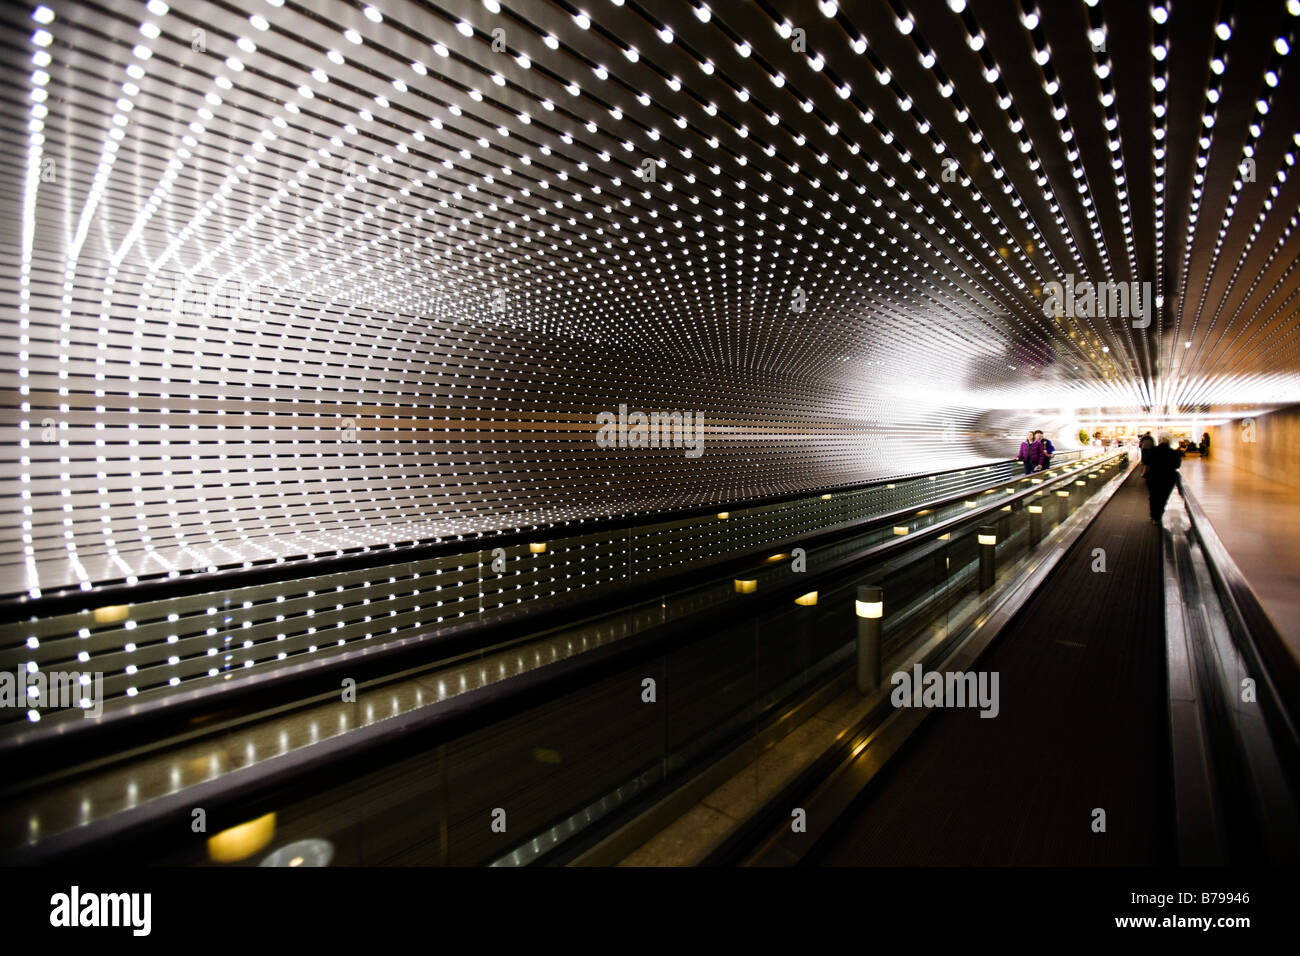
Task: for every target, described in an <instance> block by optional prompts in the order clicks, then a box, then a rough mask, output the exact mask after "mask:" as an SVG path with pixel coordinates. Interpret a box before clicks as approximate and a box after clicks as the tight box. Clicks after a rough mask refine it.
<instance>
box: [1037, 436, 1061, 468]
mask: <svg viewBox="0 0 1300 956" xmlns="http://www.w3.org/2000/svg"><path fill="white" fill-rule="evenodd" d="M1034 438H1035V439H1036V440H1037V441H1038V448H1039V458H1040V461H1041V463H1042V467H1043V468H1050V467H1051V466H1052V456H1053V455H1055V454H1056V446H1055V445H1053V444H1052V440H1051V439H1050V438H1048V437H1047V436H1046V435H1044V434H1043V433H1042V432H1041V431H1038V432H1034Z"/></svg>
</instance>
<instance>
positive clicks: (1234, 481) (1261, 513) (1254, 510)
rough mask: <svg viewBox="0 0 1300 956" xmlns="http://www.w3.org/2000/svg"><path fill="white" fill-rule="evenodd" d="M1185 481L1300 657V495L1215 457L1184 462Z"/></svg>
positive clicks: (1190, 458) (1296, 654)
mask: <svg viewBox="0 0 1300 956" xmlns="http://www.w3.org/2000/svg"><path fill="white" fill-rule="evenodd" d="M1182 471H1183V481H1184V483H1185V484H1186V485H1187V486H1188V487H1189V488H1190V489H1191V493H1192V494H1193V495H1195V496H1196V500H1197V501H1199V502H1200V503H1201V507H1202V508H1204V510H1205V513H1206V515H1208V516H1209V518H1210V522H1211V523H1212V524H1213V525H1214V530H1215V532H1216V533H1217V534H1218V536H1219V538H1220V540H1222V541H1223V544H1224V547H1226V548H1227V549H1228V553H1229V554H1231V555H1232V558H1233V560H1234V561H1236V562H1237V567H1239V568H1240V569H1241V573H1242V574H1244V575H1245V577H1246V580H1247V581H1248V582H1250V586H1251V589H1252V590H1253V591H1254V592H1255V594H1256V596H1257V597H1258V598H1259V601H1260V603H1261V604H1262V605H1263V606H1264V611H1265V612H1266V613H1267V614H1268V616H1269V618H1270V619H1271V620H1272V622H1273V626H1274V627H1276V628H1277V631H1278V633H1279V634H1280V635H1281V636H1282V639H1283V640H1284V641H1285V642H1286V645H1287V647H1288V648H1290V649H1291V653H1292V654H1293V655H1294V656H1295V657H1296V659H1297V660H1300V588H1297V587H1296V582H1297V581H1300V493H1297V492H1296V491H1295V490H1294V489H1292V488H1288V487H1287V486H1286V485H1282V484H1279V483H1278V482H1276V481H1271V480H1270V479H1268V478H1264V477H1261V476H1260V475H1256V474H1254V473H1252V472H1249V471H1245V470H1244V469H1241V468H1236V467H1234V466H1233V465H1232V464H1230V463H1229V462H1226V461H1224V460H1222V459H1218V458H1215V457H1213V456H1211V457H1210V458H1206V459H1201V458H1198V457H1194V456H1193V457H1189V458H1187V459H1186V460H1184V462H1183V468H1182Z"/></svg>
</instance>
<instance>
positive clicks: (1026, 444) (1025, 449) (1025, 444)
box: [1016, 432, 1034, 475]
mask: <svg viewBox="0 0 1300 956" xmlns="http://www.w3.org/2000/svg"><path fill="white" fill-rule="evenodd" d="M1033 444H1034V433H1033V432H1030V433H1029V434H1028V435H1026V436H1025V440H1024V441H1022V442H1021V443H1020V454H1018V455H1016V461H1019V462H1023V463H1024V466H1025V474H1026V475H1027V474H1029V473H1030V472H1031V471H1033V470H1034V466H1033V464H1032V463H1031V461H1030V449H1031V448H1032V447H1033Z"/></svg>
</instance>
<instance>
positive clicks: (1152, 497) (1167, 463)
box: [1142, 435, 1183, 525]
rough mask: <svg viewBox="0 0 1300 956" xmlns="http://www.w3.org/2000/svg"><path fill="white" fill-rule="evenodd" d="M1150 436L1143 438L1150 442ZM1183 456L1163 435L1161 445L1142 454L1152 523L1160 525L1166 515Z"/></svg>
mask: <svg viewBox="0 0 1300 956" xmlns="http://www.w3.org/2000/svg"><path fill="white" fill-rule="evenodd" d="M1149 439H1150V436H1149V435H1145V436H1143V441H1148V440H1149ZM1182 463H1183V456H1182V455H1181V454H1180V453H1179V452H1177V451H1176V450H1174V449H1173V448H1170V447H1169V436H1168V435H1161V436H1160V444H1158V445H1155V446H1154V447H1152V448H1149V449H1147V450H1145V451H1144V452H1143V453H1142V465H1143V475H1144V477H1145V478H1146V481H1147V499H1148V501H1149V502H1150V505H1151V523H1152V524H1156V525H1158V524H1160V520H1161V518H1163V517H1164V514H1165V505H1167V504H1168V503H1169V495H1170V494H1171V493H1172V492H1173V490H1174V485H1176V484H1177V483H1178V470H1179V468H1181V467H1182Z"/></svg>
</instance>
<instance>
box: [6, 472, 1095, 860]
mask: <svg viewBox="0 0 1300 956" xmlns="http://www.w3.org/2000/svg"><path fill="white" fill-rule="evenodd" d="M1109 457H1113V456H1108V458H1109ZM1108 458H1107V459H1103V461H1099V462H1090V463H1088V465H1087V466H1086V467H1085V468H1082V469H1067V470H1066V471H1065V472H1063V473H1062V474H1060V475H1058V476H1056V477H1054V478H1051V479H1044V480H1043V481H1042V483H1041V484H1036V485H1033V486H1032V487H1031V488H1028V489H1025V490H1023V491H1020V492H1016V493H1013V494H1009V495H1006V496H996V497H995V498H994V499H993V500H992V501H991V502H990V503H989V504H986V505H981V506H978V507H976V508H974V509H971V510H969V511H966V512H964V513H962V514H959V515H957V516H954V517H953V518H950V519H947V520H945V521H941V522H936V523H935V524H933V525H930V526H928V527H927V528H926V534H925V536H924V537H922V536H911V535H909V536H905V537H897V538H892V539H890V540H887V541H884V542H881V543H878V544H874V545H869V546H866V547H864V548H860V549H858V550H856V551H854V552H851V553H850V554H847V555H843V556H841V557H839V558H837V559H835V560H833V561H831V562H828V563H827V564H825V565H822V566H818V567H816V568H811V567H810V568H809V569H808V571H806V572H805V573H803V574H801V575H799V576H798V577H799V580H796V581H791V582H788V583H785V584H776V585H773V586H772V587H771V588H768V589H767V590H765V591H763V592H759V593H756V594H750V595H743V596H740V601H739V602H737V601H730V602H724V603H723V604H720V605H715V606H712V607H708V608H704V609H702V610H700V611H696V612H693V613H691V614H688V615H684V616H682V617H680V618H676V619H673V620H669V621H666V622H664V623H662V624H659V625H656V626H654V627H651V628H648V629H646V630H644V631H642V632H640V633H637V634H634V635H631V636H629V637H627V638H624V639H622V640H620V641H618V642H615V643H613V644H608V645H604V646H601V647H598V648H596V649H594V650H590V651H587V652H585V653H582V654H579V655H576V656H574V657H571V658H567V659H564V660H561V661H559V662H556V663H554V664H550V665H548V666H546V667H543V668H539V669H536V670H532V671H526V672H524V673H522V674H519V675H516V676H514V677H511V678H509V679H507V680H503V681H500V682H498V683H494V684H490V685H488V686H486V687H482V688H478V689H476V690H473V691H469V692H467V693H465V694H461V695H457V696H455V697H451V698H447V699H444V700H441V701H438V702H437V703H434V704H430V705H427V706H425V707H422V708H418V709H415V710H411V711H408V712H406V713H404V714H401V715H398V716H396V717H392V718H388V719H385V720H382V721H379V722H377V723H374V724H370V725H367V726H365V727H361V728H358V729H356V730H353V731H349V732H347V733H344V734H340V735H338V736H336V737H331V738H329V739H327V740H324V741H321V742H320V743H317V744H313V745H312V746H309V747H303V748H300V749H298V750H295V751H291V752H290V753H287V754H284V755H282V756H278V757H272V758H270V759H268V760H265V761H262V762H260V763H257V764H254V765H252V766H249V767H243V768H238V769H235V770H232V771H229V772H228V773H226V774H223V775H221V776H219V777H217V778H214V779H212V780H208V781H205V782H203V783H200V784H196V785H195V786H193V787H189V788H186V789H184V790H182V791H178V792H175V793H171V794H167V795H165V796H163V797H159V798H156V799H154V800H151V801H149V802H147V803H146V804H143V805H141V806H139V807H135V808H132V809H130V810H127V811H123V812H120V813H117V814H115V815H113V816H110V817H107V818H104V819H101V820H98V821H95V822H93V823H90V824H87V825H84V826H81V827H75V828H72V829H70V830H65V831H63V832H61V833H58V834H54V835H52V836H50V837H48V838H47V839H45V840H43V841H41V842H40V843H37V844H35V845H32V846H28V847H25V848H23V849H20V850H17V851H15V853H14V854H13V859H12V860H11V862H14V863H36V862H42V861H49V860H51V859H54V858H57V857H59V856H60V855H63V854H66V853H72V852H77V851H78V850H85V849H87V848H93V847H96V846H102V845H104V841H107V842H108V843H110V844H115V845H118V844H120V842H121V841H126V840H141V839H145V838H146V837H147V835H148V834H149V833H150V832H153V830H154V828H155V827H157V826H160V825H162V823H163V821H164V820H166V819H168V818H170V819H171V820H172V821H173V822H175V821H178V820H182V819H183V818H184V819H187V818H188V815H189V813H190V810H191V809H192V808H193V807H195V806H202V807H203V808H204V810H205V811H206V814H207V819H208V827H209V830H210V831H214V832H215V831H217V830H221V829H224V828H226V827H229V826H233V825H236V824H238V823H240V822H242V821H244V820H247V819H251V818H252V817H255V816H257V815H259V814H260V813H263V812H269V811H271V810H273V809H275V808H276V807H277V806H279V805H281V804H282V803H283V802H284V801H285V799H286V794H291V793H295V792H297V793H301V792H304V791H309V790H310V789H311V788H312V787H315V786H324V785H326V784H327V783H328V782H330V781H336V780H337V779H338V777H339V775H340V774H344V773H350V774H354V775H360V774H362V773H365V772H367V771H368V770H372V769H377V768H380V767H383V766H385V765H387V764H388V763H390V762H392V761H394V760H396V759H399V758H400V757H401V756H402V755H405V754H409V753H411V752H412V751H414V750H416V749H417V748H419V749H423V748H427V747H429V746H432V745H433V744H435V743H437V742H439V741H445V740H448V739H452V738H454V737H457V736H460V735H463V734H465V733H468V732H470V731H472V730H474V729H477V728H480V727H483V726H486V725H488V724H491V723H494V722H496V721H498V720H500V719H502V718H504V717H506V716H508V715H510V714H513V713H517V712H519V711H520V710H522V709H526V708H528V707H531V706H535V705H537V704H540V703H542V702H545V701H548V700H551V699H554V698H555V697H556V696H558V695H561V694H563V693H565V692H567V691H569V690H572V689H577V688H580V687H583V686H587V685H589V684H590V683H592V682H594V681H597V680H599V679H601V678H603V677H606V676H610V675H613V674H616V673H618V672H620V671H622V670H624V669H626V668H628V667H630V666H632V665H634V664H635V663H636V662H637V661H639V660H643V659H645V658H647V657H649V656H653V655H654V654H655V653H658V652H661V651H662V650H664V649H665V648H667V647H670V646H681V645H682V644H683V643H685V642H689V641H694V640H699V639H702V638H703V637H704V636H707V635H708V634H710V633H712V631H713V629H715V628H716V627H720V626H724V625H727V624H731V623H734V622H735V619H736V615H737V613H738V612H737V607H738V606H739V607H741V608H743V614H744V615H746V616H752V615H755V614H757V613H759V612H760V611H762V610H764V609H767V608H771V607H776V606H778V605H782V604H786V603H788V602H790V601H792V600H793V599H794V598H795V597H797V596H799V595H801V594H803V593H806V592H807V591H809V590H814V589H816V587H817V586H818V585H819V584H820V583H821V582H824V581H827V580H829V579H831V578H832V577H839V576H840V575H842V574H845V573H847V572H850V571H852V570H855V569H858V568H865V567H867V566H868V565H871V564H872V563H873V562H875V561H878V560H880V559H881V558H885V557H889V556H892V555H895V554H898V553H901V552H903V551H904V550H906V549H909V548H911V547H913V546H914V545H915V543H916V541H918V540H924V539H928V538H930V537H931V536H933V535H938V534H944V533H951V532H953V531H957V530H960V529H966V528H973V527H976V526H978V525H979V524H980V523H981V522H984V521H986V520H987V519H988V517H989V516H990V515H993V514H996V513H998V512H999V511H1001V510H1002V509H1003V508H1004V507H1006V506H1007V505H1008V504H1013V505H1014V504H1015V503H1019V502H1023V501H1027V500H1028V499H1030V498H1033V497H1037V496H1040V495H1042V494H1043V493H1044V492H1045V491H1049V490H1051V489H1053V488H1054V487H1056V486H1057V485H1060V484H1066V483H1069V482H1072V481H1074V480H1075V479H1076V478H1077V476H1078V474H1079V473H1080V472H1082V471H1087V470H1089V469H1091V468H1095V467H1099V466H1100V465H1102V464H1103V463H1104V461H1105V460H1108Z"/></svg>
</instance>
